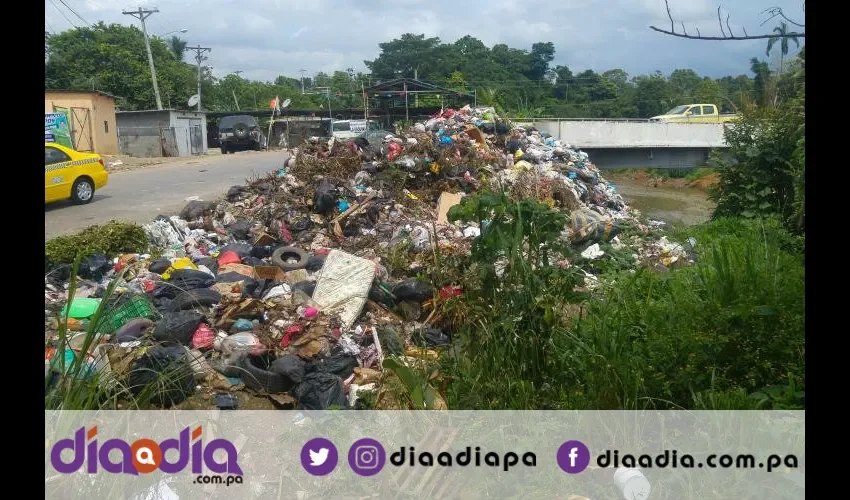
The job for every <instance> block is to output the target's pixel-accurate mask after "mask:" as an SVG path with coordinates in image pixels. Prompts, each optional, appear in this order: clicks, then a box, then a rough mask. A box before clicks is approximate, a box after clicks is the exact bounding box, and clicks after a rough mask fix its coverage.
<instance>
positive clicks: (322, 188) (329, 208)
mask: <svg viewBox="0 0 850 500" xmlns="http://www.w3.org/2000/svg"><path fill="white" fill-rule="evenodd" d="M335 191H336V189H334V186H333V184H331V183H330V182H329V181H327V180H325V179H322V180H321V181H320V182H319V184H318V185H317V186H316V189H315V190H314V191H313V210H315V211H316V212H318V213H320V214H325V215H327V214H329V213H331V212H333V210H334V208H336V192H335Z"/></svg>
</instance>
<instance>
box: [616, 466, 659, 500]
mask: <svg viewBox="0 0 850 500" xmlns="http://www.w3.org/2000/svg"><path fill="white" fill-rule="evenodd" d="M614 482H615V483H616V484H617V488H618V489H619V490H620V492H621V493H622V494H623V498H625V499H626V500H646V499H647V498H649V493H650V491H651V487H650V486H649V481H648V480H647V479H646V476H644V475H643V473H641V471H639V470H637V469H628V468H626V467H620V468H619V469H617V470H616V472H614Z"/></svg>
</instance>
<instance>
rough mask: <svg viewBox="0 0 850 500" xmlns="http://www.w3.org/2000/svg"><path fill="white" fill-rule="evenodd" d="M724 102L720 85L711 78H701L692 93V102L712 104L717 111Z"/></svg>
mask: <svg viewBox="0 0 850 500" xmlns="http://www.w3.org/2000/svg"><path fill="white" fill-rule="evenodd" d="M725 101H726V98H725V97H724V96H723V90H722V89H721V88H720V84H719V83H717V82H716V81H714V80H712V79H711V78H703V80H702V81H701V82H700V83H699V86H698V87H697V88H696V90H695V91H694V102H699V103H707V104H714V105H715V106H717V107H718V109H719V108H722V107H723V104H725Z"/></svg>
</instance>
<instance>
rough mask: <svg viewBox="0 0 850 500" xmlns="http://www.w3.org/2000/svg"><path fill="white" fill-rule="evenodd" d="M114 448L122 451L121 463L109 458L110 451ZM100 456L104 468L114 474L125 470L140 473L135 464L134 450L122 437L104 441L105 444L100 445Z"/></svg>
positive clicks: (135, 473)
mask: <svg viewBox="0 0 850 500" xmlns="http://www.w3.org/2000/svg"><path fill="white" fill-rule="evenodd" d="M112 450H120V451H121V455H122V457H121V462H120V463H117V464H116V463H113V462H111V461H110V460H109V452H110V451H112ZM98 458H99V459H100V465H101V467H103V470H105V471H106V472H111V473H113V474H119V473H121V472H123V473H125V474H132V475H134V476H137V475H138V474H139V472H138V471H137V470H136V467H135V466H134V465H133V451H132V450H131V449H130V445H129V444H127V443H126V442H125V441H122V440H120V439H110V440H109V441H106V442H105V443H103V446H101V447H100V452H98Z"/></svg>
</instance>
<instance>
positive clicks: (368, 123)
mask: <svg viewBox="0 0 850 500" xmlns="http://www.w3.org/2000/svg"><path fill="white" fill-rule="evenodd" d="M380 128H381V124H380V123H378V122H376V121H374V120H334V123H333V135H334V137H336V138H337V139H343V140H351V139H354V138H355V137H357V136H359V135H360V134H362V133H363V132H366V131H367V130H379V129H380Z"/></svg>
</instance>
